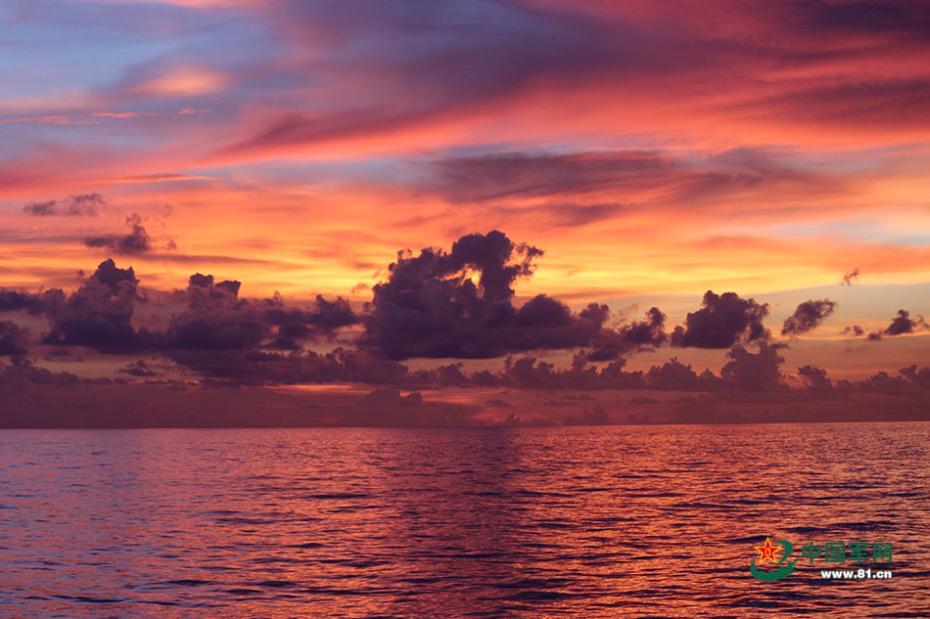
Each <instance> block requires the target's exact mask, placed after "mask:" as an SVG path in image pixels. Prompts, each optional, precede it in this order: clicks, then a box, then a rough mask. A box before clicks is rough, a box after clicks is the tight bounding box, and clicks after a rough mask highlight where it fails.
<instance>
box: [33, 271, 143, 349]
mask: <svg viewBox="0 0 930 619" xmlns="http://www.w3.org/2000/svg"><path fill="white" fill-rule="evenodd" d="M138 285H139V280H137V279H136V275H135V272H134V271H133V270H132V268H128V269H120V268H119V267H117V266H116V264H115V263H114V262H113V260H112V259H109V260H105V261H104V262H101V263H100V265H99V266H98V267H97V270H96V271H95V272H94V274H93V275H92V276H91V277H89V278H88V279H87V281H85V282H84V283H83V284H82V285H81V287H80V288H78V290H77V291H75V292H74V293H73V294H71V295H70V296H68V297H67V299H66V300H65V301H64V303H63V304H62V305H61V307H60V308H58V309H57V310H55V311H54V312H52V313H51V314H50V316H49V320H50V323H51V331H50V332H49V333H48V335H46V336H45V338H44V339H43V343H45V344H52V345H62V346H69V345H70V346H87V347H89V348H94V349H97V350H102V351H108V352H119V351H130V350H135V349H137V348H138V347H139V346H140V338H139V334H137V333H136V331H135V329H134V328H133V326H132V315H133V311H134V309H135V303H136V299H137V296H138Z"/></svg>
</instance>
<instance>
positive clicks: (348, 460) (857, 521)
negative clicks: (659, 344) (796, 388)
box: [0, 423, 930, 617]
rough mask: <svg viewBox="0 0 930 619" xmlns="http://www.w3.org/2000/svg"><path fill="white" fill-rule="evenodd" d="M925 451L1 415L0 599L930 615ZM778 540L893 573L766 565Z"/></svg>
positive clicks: (43, 608)
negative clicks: (886, 560) (851, 574)
mask: <svg viewBox="0 0 930 619" xmlns="http://www.w3.org/2000/svg"><path fill="white" fill-rule="evenodd" d="M928 461H930V424H926V423H902V424H849V425H841V424H809V425H730V426H651V427H650V426H638V427H622V426H614V427H581V428H512V429H484V430H482V429H474V430H385V429H307V430H303V429H301V430H291V429H288V430H254V429H250V430H131V431H29V430H13V431H0V616H3V617H82V616H93V617H107V616H113V617H127V616H130V617H135V616H158V617H161V616H165V617H175V616H176V617H201V616H202V617H253V616H263V617H291V616H318V617H341V616H348V617H374V616H378V617H382V616H401V617H439V616H441V617H459V616H462V617H467V616H475V617H481V616H493V617H499V616H527V617H530V616H582V617H600V616H603V617H637V616H651V617H657V616H658V617H661V616H668V617H699V616H720V617H745V616H756V615H760V614H761V615H767V614H770V615H773V616H803V615H812V614H815V613H816V614H818V615H821V616H836V617H930V592H928V591H930V473H928V470H930V464H928ZM768 536H771V538H772V540H773V542H774V541H777V540H782V539H785V540H788V541H790V542H792V543H793V544H794V546H795V554H794V555H793V556H794V557H795V558H797V557H798V552H799V549H800V547H801V546H802V545H804V544H807V543H809V542H814V543H819V544H821V545H822V544H824V543H826V542H835V541H840V542H842V541H845V542H852V541H863V542H866V543H870V542H871V543H879V542H880V543H891V544H892V545H893V546H892V548H893V558H892V562H891V563H890V564H877V563H871V564H868V565H865V567H871V568H872V569H875V568H881V569H890V570H891V571H892V573H893V577H892V578H891V579H883V580H876V579H871V580H830V579H824V578H821V577H820V572H819V570H820V569H825V568H833V567H841V565H840V564H838V563H826V562H825V561H824V560H823V559H817V560H814V561H813V563H811V562H810V561H809V560H808V559H802V560H800V561H798V563H797V568H796V570H795V572H794V573H793V574H791V575H790V576H788V577H786V578H784V579H782V580H779V581H777V582H759V581H757V580H756V579H755V578H753V577H752V576H751V574H750V572H749V563H750V560H751V559H752V558H753V557H754V556H758V553H757V552H756V551H755V550H754V546H757V545H760V544H761V543H762V542H763V541H764V539H765V538H766V537H768ZM843 565H844V566H847V567H859V566H857V565H854V564H852V563H845V564H843Z"/></svg>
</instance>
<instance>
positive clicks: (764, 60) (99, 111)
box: [0, 0, 930, 368]
mask: <svg viewBox="0 0 930 619" xmlns="http://www.w3.org/2000/svg"><path fill="white" fill-rule="evenodd" d="M850 6H851V5H849V3H845V2H837V3H811V4H809V5H801V4H776V3H767V2H761V1H759V2H749V3H746V2H728V1H722V2H716V3H712V4H710V5H708V3H706V2H692V1H678V2H669V3H661V5H657V4H656V3H653V2H626V3H607V2H590V3H584V6H583V7H578V6H577V3H568V2H561V1H556V0H513V1H511V2H504V3H492V2H487V3H485V2H451V3H448V4H445V3H443V5H442V6H439V5H438V4H435V3H428V2H424V3H419V2H413V3H409V4H406V5H404V6H403V7H400V6H397V5H395V6H389V5H387V4H384V3H377V2H361V3H359V4H358V5H355V6H353V8H351V9H350V8H349V7H348V5H346V4H341V3H325V2H322V3H304V4H301V3H294V2H286V1H283V0H281V1H279V0H271V1H269V2H260V3H259V2H245V1H232V0H230V1H223V0H210V1H195V0H183V1H174V2H145V3H142V2H131V1H128V0H126V1H122V2H120V1H116V0H111V1H109V2H94V1H90V0H87V1H84V0H57V1H52V0H40V1H38V2H31V1H30V2H26V1H25V0H14V1H13V2H10V3H5V6H4V8H0V24H3V28H4V30H6V31H8V32H15V33H16V35H17V36H16V37H15V38H14V39H13V40H12V41H11V42H9V43H7V48H8V50H9V51H11V52H12V53H11V54H5V56H6V57H7V59H5V60H2V61H0V78H2V79H0V286H3V287H11V288H27V289H30V290H37V289H39V288H43V287H52V286H60V287H64V288H66V289H73V288H74V287H76V286H77V284H78V282H79V280H78V278H77V275H76V272H77V271H78V270H84V271H85V272H86V273H90V272H92V270H93V268H94V267H95V266H96V264H97V263H98V262H100V261H101V260H103V259H105V258H107V257H110V256H112V257H114V259H116V261H117V263H118V264H119V265H120V266H129V265H131V266H133V267H134V268H135V270H136V273H137V274H138V276H139V277H140V279H141V280H142V283H143V285H144V286H147V287H152V288H159V289H164V290H170V289H174V288H183V287H184V285H185V283H186V281H187V278H188V276H189V275H190V274H192V273H194V272H198V271H199V272H204V273H212V274H214V275H216V276H217V277H218V278H220V279H222V278H234V279H238V280H240V281H242V282H243V288H242V292H243V294H244V295H247V296H267V295H270V294H272V293H273V292H275V291H280V292H282V293H284V294H285V295H289V296H292V297H300V298H310V297H311V295H312V294H315V293H317V292H323V293H327V294H333V295H335V294H338V295H342V296H345V297H348V298H350V299H351V300H353V302H355V303H357V304H360V303H362V302H364V301H367V300H370V296H371V292H370V288H369V287H370V286H371V285H373V284H375V283H377V282H378V281H383V280H384V279H385V277H386V271H385V269H386V267H387V265H388V263H390V262H391V261H392V260H393V259H394V257H395V255H396V252H397V250H399V249H404V248H411V249H414V250H418V249H420V248H422V247H428V246H434V247H449V246H450V244H451V243H452V242H453V241H454V240H455V239H457V238H458V237H460V236H462V235H463V234H467V233H470V232H487V231H489V230H492V229H499V230H503V231H505V232H506V233H507V234H508V235H509V237H510V238H512V239H514V240H515V241H518V242H519V241H524V242H528V243H531V244H533V245H535V246H537V247H540V248H542V249H544V250H545V255H544V256H543V257H542V258H541V259H540V260H539V261H538V268H537V269H536V272H535V274H534V275H533V277H532V278H530V279H526V280H521V281H520V282H519V283H518V286H517V294H518V296H519V297H520V298H528V297H530V296H532V295H535V294H538V293H546V294H549V295H551V296H555V297H558V298H561V299H563V300H565V301H566V302H568V303H569V304H571V305H573V306H574V307H578V306H581V305H583V304H584V303H587V302H589V301H600V302H607V303H608V304H609V305H611V307H612V309H614V310H616V311H620V310H624V309H626V310H630V309H631V307H632V306H633V305H634V304H637V305H638V306H645V307H648V305H651V304H661V305H663V309H665V311H667V312H668V313H669V316H670V317H671V318H674V319H675V320H676V321H680V320H681V319H683V318H684V314H685V313H686V312H687V311H691V310H693V309H695V308H696V307H698V305H699V303H700V297H701V295H702V294H703V293H704V291H706V290H708V289H713V290H715V291H718V292H723V291H727V290H733V291H736V292H738V293H740V294H741V295H744V296H747V295H754V296H756V297H757V298H758V299H759V300H763V301H770V302H771V303H772V304H773V311H772V317H773V319H776V318H777V319H779V320H780V319H781V318H783V317H784V316H786V315H787V314H788V313H790V312H791V310H792V309H793V307H794V306H795V305H796V304H797V303H799V302H801V301H803V300H805V299H807V298H810V296H811V295H810V292H809V291H808V289H817V290H818V291H820V292H821V293H822V294H823V295H826V296H829V297H830V298H837V297H848V296H849V295H851V294H855V298H851V299H849V300H847V301H844V300H843V299H842V298H841V299H840V300H839V302H840V309H839V311H838V312H837V313H836V315H835V316H834V317H832V318H831V319H830V320H829V321H827V322H825V323H824V325H823V326H822V327H820V329H819V330H817V331H815V332H812V333H810V334H808V335H807V336H805V337H806V338H807V339H810V340H811V341H812V342H815V341H816V342H826V344H823V345H824V346H826V345H830V346H833V348H830V349H829V352H828V354H825V353H823V352H822V351H820V352H817V348H816V347H817V346H820V345H821V344H814V343H810V344H805V346H808V348H810V351H812V352H809V354H811V355H814V356H815V357H817V356H818V355H819V356H820V357H829V360H830V361H831V364H832V365H835V366H837V367H841V368H842V367H844V366H849V365H854V366H857V367H858V366H862V367H871V368H874V367H885V366H890V367H892V368H893V367H895V366H894V365H893V364H895V363H899V362H901V361H902V360H905V359H906V358H907V357H908V355H911V354H913V351H912V349H913V346H914V345H913V344H911V345H908V346H905V344H904V343H903V342H894V343H891V342H881V343H880V344H877V345H875V346H873V348H874V350H873V351H872V352H871V353H870V355H868V356H867V357H866V358H867V360H863V358H862V357H861V356H859V357H857V359H858V361H856V362H855V363H853V364H849V363H848V362H847V357H848V355H845V356H844V353H843V352H842V351H844V350H846V349H848V348H849V347H850V346H851V344H850V342H849V341H847V339H846V338H841V337H840V336H839V331H840V330H841V329H842V328H843V326H845V325H847V324H851V323H859V324H862V326H864V327H866V328H876V329H880V328H883V326H884V325H886V324H887V323H888V320H889V319H890V318H891V317H893V316H894V314H895V312H896V311H897V310H898V309H900V308H907V309H908V310H909V311H911V312H912V313H914V314H920V313H926V312H930V306H928V301H927V298H928V297H927V295H926V291H927V287H926V283H927V282H928V281H930V208H928V198H927V196H928V195H930V192H928V189H930V179H928V176H927V173H926V170H927V164H928V159H930V122H928V121H930V44H928V43H927V41H928V38H927V37H926V33H927V27H928V26H927V24H928V23H930V20H928V16H927V14H926V12H925V11H924V10H923V9H921V8H920V7H917V8H915V7H913V6H912V4H911V3H897V2H891V3H886V4H883V5H880V7H879V8H877V9H875V11H874V12H872V13H863V12H862V11H859V12H856V11H853V10H851V9H850ZM881 7H883V8H881ZM50 41H54V44H53V45H49V42H50ZM90 194H99V199H95V200H94V204H93V209H89V210H86V211H82V210H81V209H80V208H78V209H72V210H75V211H77V214H67V213H68V212H70V211H69V209H71V207H72V206H73V205H74V204H75V198H74V197H75V196H82V195H84V196H86V195H90ZM51 201H54V205H53V206H52V207H51V211H53V212H54V213H55V214H47V215H45V216H38V215H35V214H32V213H30V212H24V207H27V206H28V205H35V204H42V203H49V202H51ZM91 210H92V211H93V212H92V213H91ZM133 214H138V215H139V217H140V218H141V225H142V226H143V227H144V229H145V231H146V234H147V235H148V236H149V237H150V244H149V246H148V247H146V249H145V250H144V251H129V252H122V255H114V251H113V249H112V248H101V247H90V246H88V244H87V243H86V241H87V239H89V238H92V237H99V236H101V235H111V236H112V235H127V234H129V232H130V231H131V227H130V224H127V222H126V220H127V218H128V217H130V216H131V215H133ZM116 253H117V254H119V253H121V252H119V251H117V252H116ZM854 268H857V269H859V271H860V273H861V275H860V277H859V278H858V280H856V281H855V283H854V285H853V287H852V289H850V288H849V287H841V286H840V285H839V282H840V280H841V278H842V276H843V274H844V273H846V272H848V271H850V270H851V269H854ZM636 313H637V314H638V313H639V310H637V312H636ZM905 339H908V338H905ZM911 339H915V340H921V344H920V346H921V347H922V346H923V344H922V340H923V339H924V338H922V336H921V335H920V334H917V335H915V336H913V337H912V338H911ZM831 342H833V343H832V344H831ZM855 345H856V346H859V345H862V344H858V343H857V344H855ZM801 348H802V349H804V346H802V347H801ZM902 350H906V352H902ZM923 350H924V349H923V348H920V349H919V353H917V354H919V355H921V356H924V357H925V356H926V355H925V353H924V352H923ZM792 354H795V353H794V352H793V353H792ZM827 365H830V364H827Z"/></svg>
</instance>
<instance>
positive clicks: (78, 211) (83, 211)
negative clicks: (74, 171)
mask: <svg viewBox="0 0 930 619" xmlns="http://www.w3.org/2000/svg"><path fill="white" fill-rule="evenodd" d="M106 205H107V202H106V200H104V199H103V196H101V195H100V194H99V193H87V194H81V195H76V196H71V197H70V198H68V199H67V200H61V201H59V200H49V201H47V202H32V203H30V204H27V205H26V206H24V207H23V212H24V213H28V214H29V215H34V216H35V217H53V216H67V217H78V216H91V217H92V216H95V215H97V214H98V213H100V211H101V210H103V209H104V208H106Z"/></svg>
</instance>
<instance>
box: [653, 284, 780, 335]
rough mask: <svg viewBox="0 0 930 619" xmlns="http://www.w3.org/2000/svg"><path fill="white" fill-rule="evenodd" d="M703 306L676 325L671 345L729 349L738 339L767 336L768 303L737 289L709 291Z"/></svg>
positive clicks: (705, 295)
mask: <svg viewBox="0 0 930 619" xmlns="http://www.w3.org/2000/svg"><path fill="white" fill-rule="evenodd" d="M702 304H703V307H702V308H701V309H699V310H697V311H695V312H690V313H688V316H687V318H686V319H685V325H684V326H683V327H682V326H679V327H675V331H674V333H672V338H671V342H672V346H681V347H694V348H730V347H731V346H733V345H734V344H736V343H738V342H755V341H761V340H765V339H767V338H768V331H767V330H766V329H765V327H764V326H763V324H762V321H763V320H764V319H765V317H766V316H767V315H768V313H769V309H768V305H767V304H764V303H763V304H760V303H757V302H756V301H755V300H754V299H743V298H740V296H739V295H737V294H736V293H735V292H725V293H723V294H722V295H717V294H714V292H713V291H711V290H708V291H707V292H706V293H705V294H704V299H703V302H702Z"/></svg>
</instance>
